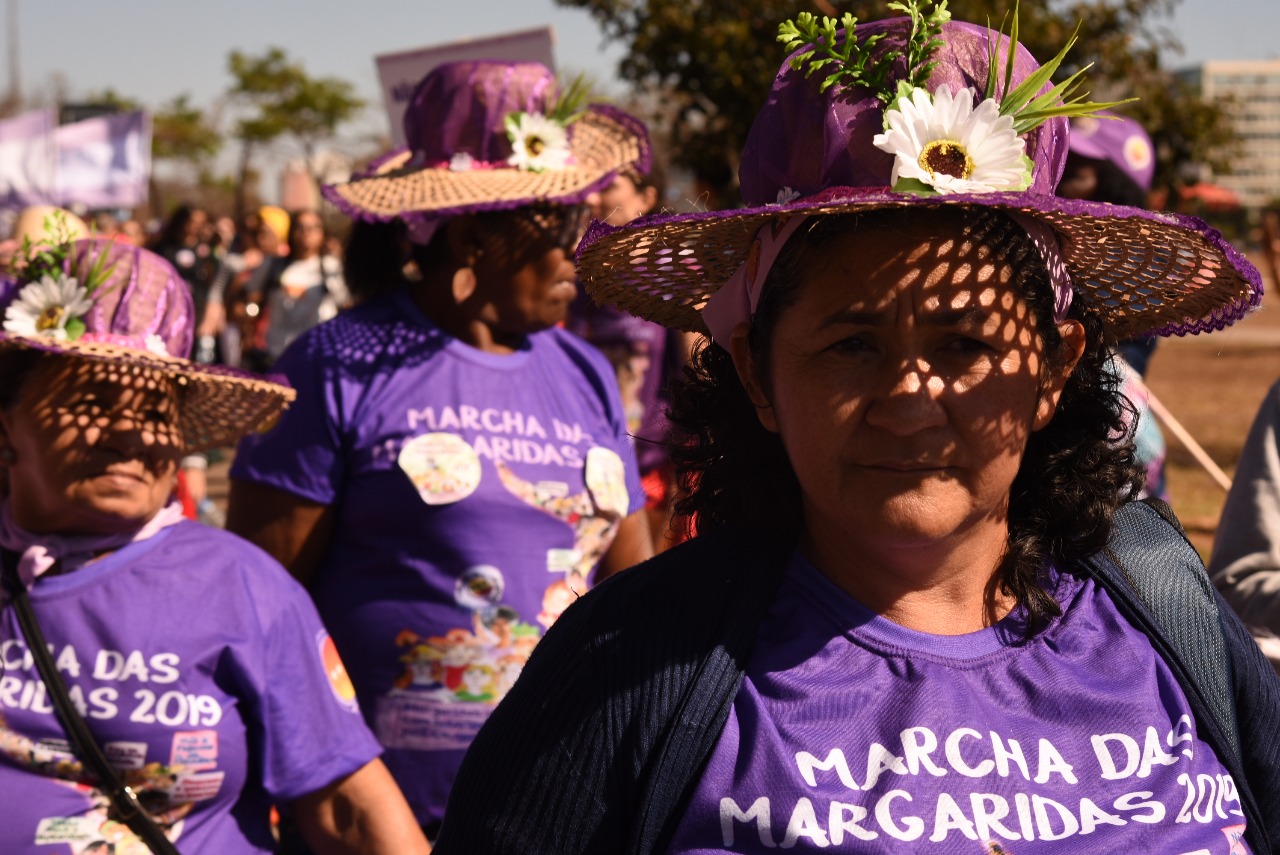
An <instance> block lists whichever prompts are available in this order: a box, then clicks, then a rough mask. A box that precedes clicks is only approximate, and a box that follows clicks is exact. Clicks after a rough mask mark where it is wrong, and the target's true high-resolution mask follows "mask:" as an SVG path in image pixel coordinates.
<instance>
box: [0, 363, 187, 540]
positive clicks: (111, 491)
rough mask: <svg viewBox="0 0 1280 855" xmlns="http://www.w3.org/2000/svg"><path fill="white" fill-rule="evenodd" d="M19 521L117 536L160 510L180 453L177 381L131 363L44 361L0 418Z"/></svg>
mask: <svg viewBox="0 0 1280 855" xmlns="http://www.w3.org/2000/svg"><path fill="white" fill-rule="evenodd" d="M0 446H3V447H4V448H6V449H7V450H8V451H10V452H11V461H10V462H9V491H10V500H11V507H12V510H13V515H14V519H15V521H16V522H17V523H18V525H20V526H22V527H23V528H25V529H27V530H29V531H34V532H41V533H57V534H113V533H117V532H123V531H129V530H131V529H134V528H137V527H138V526H139V525H141V524H142V523H144V522H146V521H147V520H148V519H150V518H151V517H152V516H154V515H155V514H156V512H157V511H159V510H160V509H161V508H162V507H163V506H164V505H165V503H166V502H168V500H169V497H170V496H171V495H172V493H173V488H174V480H175V473H176V471H177V462H178V460H179V459H180V458H181V456H182V453H183V443H182V436H181V433H180V431H179V428H178V407H177V400H176V392H175V389H174V386H173V382H172V381H171V380H170V379H169V378H167V377H165V376H164V375H163V374H160V373H158V372H154V371H151V370H149V369H144V368H139V367H136V366H130V365H115V364H110V363H100V362H89V361H87V360H75V359H69V358H64V357H45V358H43V359H41V360H40V362H39V363H38V364H37V367H36V368H35V369H34V370H33V372H32V373H31V375H30V376H29V377H28V378H27V379H26V381H25V382H24V383H23V385H22V389H21V391H20V393H19V395H18V399H17V401H16V402H15V403H14V404H13V406H11V407H10V408H8V409H6V410H2V411H0Z"/></svg>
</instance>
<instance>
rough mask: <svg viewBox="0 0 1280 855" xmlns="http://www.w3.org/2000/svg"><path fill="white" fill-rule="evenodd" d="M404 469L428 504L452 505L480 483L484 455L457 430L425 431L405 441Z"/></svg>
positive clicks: (402, 454) (401, 452)
mask: <svg viewBox="0 0 1280 855" xmlns="http://www.w3.org/2000/svg"><path fill="white" fill-rule="evenodd" d="M398 462H399V464H400V468H401V469H402V470H403V471H404V473H405V474H406V475H408V476H409V480H410V481H412V482H413V486H414V487H417V488H418V495H419V496H421V497H422V501H424V502H426V503H427V504H428V505H448V504H452V503H453V502H458V501H461V500H463V499H465V498H466V497H467V496H470V495H471V494H472V493H474V492H475V491H476V488H477V487H479V486H480V456H479V455H478V454H476V451H475V449H474V448H472V447H471V446H470V445H468V444H467V441H466V440H464V439H463V438H462V437H460V436H458V435H457V434H455V433H424V434H423V435H422V436H416V437H414V438H413V439H411V440H410V441H409V442H407V443H405V446H404V448H402V449H400V457H399V459H398Z"/></svg>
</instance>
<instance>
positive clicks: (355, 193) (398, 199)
mask: <svg viewBox="0 0 1280 855" xmlns="http://www.w3.org/2000/svg"><path fill="white" fill-rule="evenodd" d="M569 148H570V150H571V151H572V152H573V160H574V164H573V165H572V166H569V167H567V168H565V169H548V170H545V171H543V172H528V171H524V170H520V169H516V168H514V167H510V168H495V169H470V170H465V171H460V172H455V171H453V170H451V169H449V168H448V167H447V166H444V167H420V166H413V165H411V157H410V153H409V152H408V151H407V150H403V151H400V152H395V153H393V154H392V155H390V156H389V157H387V158H385V159H383V160H382V161H381V162H380V163H379V164H378V166H377V170H376V172H375V173H374V174H372V175H367V176H365V177H362V178H357V179H354V180H352V181H348V182H347V183H345V184H334V185H329V186H326V187H325V188H324V194H325V197H326V198H327V199H329V201H331V202H333V203H334V204H335V205H337V206H338V207H339V208H341V209H342V210H343V211H345V212H346V213H347V214H348V215H349V216H351V217H354V218H357V219H366V220H369V219H372V220H390V219H393V218H395V217H404V216H406V215H408V216H412V215H417V216H419V217H451V216H457V215H459V214H465V213H471V212H474V211H485V210H506V209H510V208H517V207H520V206H522V205H529V204H532V203H534V202H550V203H556V204H577V203H579V202H581V201H582V200H583V199H585V198H586V196H587V194H589V193H592V192H594V191H596V190H599V189H601V188H602V187H604V186H605V185H607V184H608V183H609V182H610V181H612V180H613V178H614V176H615V175H616V174H617V173H618V171H619V170H621V169H623V168H625V167H627V166H635V167H636V168H637V169H638V170H639V171H640V172H647V171H648V169H649V157H650V152H649V143H648V136H647V134H646V133H645V132H644V128H643V126H642V125H638V122H637V121H636V120H635V119H634V118H632V117H631V116H629V115H627V114H626V113H623V112H622V111H620V110H613V109H610V108H607V107H603V106H600V105H593V106H592V107H591V108H589V109H588V110H587V112H586V113H584V114H583V115H582V117H581V118H579V119H578V120H577V121H576V122H574V123H573V124H572V125H570V126H569Z"/></svg>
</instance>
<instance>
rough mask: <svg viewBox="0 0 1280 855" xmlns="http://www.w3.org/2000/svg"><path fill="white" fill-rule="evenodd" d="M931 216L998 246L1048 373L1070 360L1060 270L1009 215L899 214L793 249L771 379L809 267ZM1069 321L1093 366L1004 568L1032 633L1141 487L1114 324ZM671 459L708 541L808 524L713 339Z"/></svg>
mask: <svg viewBox="0 0 1280 855" xmlns="http://www.w3.org/2000/svg"><path fill="white" fill-rule="evenodd" d="M922 216H932V217H937V218H939V219H940V220H941V221H943V222H947V221H948V220H949V221H950V227H951V228H954V229H957V230H959V232H960V233H961V234H962V235H963V236H964V237H966V238H969V239H971V240H973V241H974V242H976V243H978V244H980V245H982V246H985V247H987V248H989V249H990V250H991V251H992V252H993V253H994V254H995V255H996V256H997V257H999V258H1001V259H1003V260H1004V261H1006V262H1007V263H1008V264H1009V265H1010V266H1011V267H1012V269H1013V271H1014V275H1015V283H1014V284H1015V287H1016V288H1018V290H1019V291H1020V293H1022V294H1023V296H1024V299H1026V301H1027V303H1028V305H1029V306H1030V308H1031V310H1032V312H1033V313H1034V315H1035V317H1036V321H1037V326H1038V328H1039V330H1040V337H1041V341H1042V345H1043V349H1044V353H1045V355H1046V359H1047V361H1048V363H1049V366H1050V367H1052V366H1053V365H1054V364H1055V362H1057V363H1058V364H1060V361H1059V360H1061V359H1062V358H1063V350H1062V344H1063V342H1062V339H1061V337H1060V335H1059V334H1058V330H1057V326H1056V325H1055V324H1054V323H1053V314H1054V297H1053V289H1052V287H1051V286H1050V283H1049V277H1048V272H1047V270H1046V268H1045V265H1044V262H1043V261H1042V260H1041V257H1040V255H1039V252H1038V251H1037V250H1036V248H1035V246H1034V244H1033V243H1032V242H1031V240H1030V238H1029V237H1028V236H1027V234H1026V232H1025V231H1023V229H1022V228H1020V227H1019V226H1018V225H1017V224H1015V223H1014V222H1013V220H1011V219H1010V218H1009V217H1008V216H1006V215H1004V214H1001V213H999V212H997V211H993V210H988V209H980V210H969V211H959V210H934V211H929V212H921V211H919V209H916V210H903V209H890V210H879V211H872V212H867V213H852V214H842V215H833V216H827V217H821V218H815V219H813V220H812V221H811V223H810V224H806V226H804V227H802V228H801V230H800V231H799V232H797V234H796V235H795V236H794V237H793V238H792V239H791V240H790V242H789V243H788V245H787V246H786V247H785V248H784V249H783V251H782V253H781V254H780V255H779V257H778V260H777V262H776V263H775V265H774V266H773V268H772V269H771V270H770V272H769V275H768V277H767V279H766V280H765V285H764V288H763V294H762V296H761V300H760V304H759V306H758V308H757V311H756V314H755V316H754V317H753V318H752V321H751V329H750V332H749V334H748V338H747V343H748V347H749V348H750V350H751V354H752V357H753V358H754V359H755V361H756V363H757V365H758V366H759V368H760V370H761V372H762V373H763V374H764V376H768V373H769V357H770V347H771V342H772V338H773V333H774V330H775V328H776V326H777V324H778V320H779V319H780V318H781V317H782V315H783V314H784V313H785V311H786V309H787V308H788V307H789V306H791V305H792V304H793V303H794V302H795V301H796V299H797V297H798V295H799V291H800V283H801V281H802V279H803V276H802V275H801V274H802V272H803V271H802V265H803V263H804V259H805V258H806V256H808V255H809V254H810V252H811V251H813V250H818V249H820V248H821V247H822V246H823V245H824V244H826V243H828V242H830V241H832V240H837V239H839V238H840V237H841V236H846V235H848V234H849V233H850V231H851V230H853V229H861V230H871V229H877V228H879V229H884V228H893V227H895V226H901V225H902V224H905V223H906V222H907V221H908V220H909V219H910V220H915V219H918V218H920V217H922ZM1070 316H1071V317H1072V318H1074V319H1075V320H1077V321H1079V322H1080V323H1081V324H1082V325H1083V326H1084V329H1085V333H1086V342H1087V344H1086V347H1085V352H1084V355H1083V356H1082V357H1081V358H1080V360H1079V361H1078V362H1077V363H1076V365H1075V368H1074V370H1073V371H1072V373H1071V376H1070V378H1069V379H1068V381H1067V383H1066V386H1065V388H1064V390H1063V392H1062V396H1061V399H1060V401H1059V404H1058V408H1057V411H1056V414H1055V415H1054V418H1053V420H1052V421H1051V422H1050V423H1049V425H1048V426H1047V427H1045V428H1044V429H1042V430H1039V431H1036V432H1034V433H1032V434H1031V436H1030V438H1029V440H1028V443H1027V447H1026V451H1025V454H1024V456H1023V459H1022V464H1021V466H1020V468H1019V471H1018V474H1017V476H1016V478H1015V479H1014V482H1013V486H1012V488H1011V491H1010V501H1009V540H1008V550H1007V552H1006V554H1005V558H1004V561H1003V563H1002V565H1001V567H1000V568H999V572H998V576H997V582H998V585H999V589H1000V591H1001V592H1002V593H1003V594H1005V595H1007V596H1011V597H1013V598H1015V599H1016V600H1017V602H1018V603H1019V604H1021V605H1022V606H1023V607H1024V608H1025V609H1026V611H1027V617H1028V623H1029V625H1030V626H1031V627H1033V628H1035V627H1039V626H1043V625H1044V623H1045V622H1046V621H1047V620H1048V619H1049V618H1050V617H1052V616H1054V615H1057V614H1058V613H1059V611H1060V609H1059V607H1058V604H1057V602H1056V601H1055V600H1054V599H1053V597H1052V596H1051V595H1050V594H1049V592H1048V591H1047V590H1046V588H1045V573H1046V568H1047V567H1048V566H1049V565H1050V564H1054V565H1057V566H1066V565H1067V563H1068V562H1070V561H1072V560H1073V559H1078V558H1082V557H1084V556H1088V555H1091V554H1093V553H1095V552H1097V551H1099V550H1100V549H1102V548H1103V547H1104V546H1105V545H1106V541H1107V537H1108V535H1109V534H1110V531H1111V517H1112V514H1113V512H1114V511H1115V509H1116V508H1117V507H1119V506H1120V504H1122V503H1123V502H1124V501H1125V500H1126V497H1127V496H1132V495H1136V494H1137V492H1138V490H1139V489H1140V488H1141V485H1142V470H1141V467H1140V466H1139V464H1138V463H1137V462H1136V461H1135V458H1134V448H1133V438H1132V431H1131V430H1130V429H1128V428H1126V425H1125V418H1124V416H1125V414H1126V412H1129V413H1132V409H1133V405H1132V404H1130V403H1129V401H1128V400H1127V399H1126V398H1124V396H1123V395H1121V394H1120V391H1119V383H1118V381H1117V380H1116V378H1115V377H1114V375H1113V374H1112V373H1111V372H1109V371H1107V370H1106V364H1107V360H1108V358H1109V356H1108V354H1109V347H1110V345H1111V344H1112V342H1110V341H1108V340H1107V336H1106V334H1105V331H1104V329H1103V325H1102V321H1101V318H1100V317H1099V316H1098V314H1097V313H1096V311H1095V310H1094V309H1093V308H1092V307H1090V306H1089V304H1088V303H1087V301H1085V300H1082V299H1077V300H1075V301H1073V304H1072V307H1071V311H1070ZM668 416H669V418H670V420H671V424H672V442H671V446H672V447H671V457H672V460H673V461H674V462H675V464H676V468H677V471H678V481H679V485H680V497H679V498H678V500H677V502H676V510H677V512H678V513H681V514H686V515H689V516H692V517H695V518H696V520H697V527H698V529H699V530H700V531H711V530H714V529H717V528H721V527H725V526H736V527H744V528H751V529H760V530H767V531H773V532H775V533H777V534H779V535H782V536H786V537H797V536H798V535H799V533H800V531H801V528H802V526H803V519H802V511H801V500H800V485H799V483H798V482H797V480H796V476H795V473H794V471H793V470H792V467H791V463H790V461H789V460H788V458H787V455H786V451H785V450H784V448H783V445H782V441H781V439H780V438H779V437H778V435H777V434H774V433H772V432H770V431H768V430H766V429H765V428H764V426H763V425H761V424H760V421H759V419H758V418H757V417H756V408H755V406H754V405H753V404H752V402H751V401H750V399H749V398H748V397H747V393H746V390H745V389H744V388H743V387H742V384H741V383H740V382H739V380H738V375H737V372H736V370H735V368H734V365H733V360H732V358H731V357H730V355H729V353H728V352H727V351H726V350H725V349H724V348H722V347H719V346H717V345H713V344H711V343H708V342H704V343H703V345H702V346H701V347H700V348H698V349H697V350H696V351H695V353H694V355H693V359H692V360H691V363H690V365H689V366H687V367H686V368H685V370H684V374H683V377H681V378H678V379H677V380H676V382H675V383H674V384H673V387H672V389H671V406H670V408H669V410H668Z"/></svg>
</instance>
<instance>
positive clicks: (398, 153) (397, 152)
mask: <svg viewBox="0 0 1280 855" xmlns="http://www.w3.org/2000/svg"><path fill="white" fill-rule="evenodd" d="M406 154H409V155H412V152H410V151H409V147H408V146H405V145H402V146H400V147H399V148H393V149H391V151H389V152H387V153H386V154H380V155H378V156H377V157H375V158H374V159H373V160H371V161H369V165H368V166H366V167H365V168H364V169H363V170H361V171H360V174H359V175H358V176H357V177H359V178H372V177H373V176H374V174H375V173H376V172H377V171H378V170H379V169H381V168H382V167H383V166H384V165H386V164H388V163H390V162H391V161H393V160H395V159H396V158H397V157H404V156H405V155H406ZM326 186H328V185H326Z"/></svg>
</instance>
